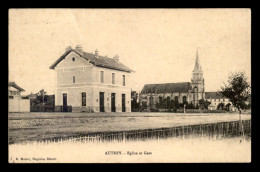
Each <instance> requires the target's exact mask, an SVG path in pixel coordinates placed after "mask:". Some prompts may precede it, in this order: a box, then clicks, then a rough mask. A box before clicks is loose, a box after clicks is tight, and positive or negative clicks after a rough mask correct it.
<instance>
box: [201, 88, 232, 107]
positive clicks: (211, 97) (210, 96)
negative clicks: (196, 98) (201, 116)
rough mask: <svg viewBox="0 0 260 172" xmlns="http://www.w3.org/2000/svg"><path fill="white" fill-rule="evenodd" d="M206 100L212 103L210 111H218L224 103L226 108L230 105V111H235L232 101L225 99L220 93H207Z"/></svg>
mask: <svg viewBox="0 0 260 172" xmlns="http://www.w3.org/2000/svg"><path fill="white" fill-rule="evenodd" d="M205 99H206V100H207V101H209V102H210V105H209V107H208V108H209V110H216V109H217V106H218V104H220V103H223V104H224V106H226V105H227V104H229V103H230V104H231V105H230V110H232V111H234V107H233V105H232V103H231V102H230V100H229V99H228V98H226V97H224V96H223V95H222V94H221V93H220V92H206V93H205Z"/></svg>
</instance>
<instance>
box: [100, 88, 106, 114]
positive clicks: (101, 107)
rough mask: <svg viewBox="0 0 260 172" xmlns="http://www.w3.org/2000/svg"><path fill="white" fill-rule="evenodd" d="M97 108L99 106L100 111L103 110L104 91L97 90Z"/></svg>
mask: <svg viewBox="0 0 260 172" xmlns="http://www.w3.org/2000/svg"><path fill="white" fill-rule="evenodd" d="M99 108H100V112H105V107H104V92H99Z"/></svg>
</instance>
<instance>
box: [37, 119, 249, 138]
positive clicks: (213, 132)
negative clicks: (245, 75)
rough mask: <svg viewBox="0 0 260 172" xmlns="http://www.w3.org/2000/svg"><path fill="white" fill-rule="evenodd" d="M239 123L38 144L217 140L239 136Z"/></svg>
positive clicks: (104, 134) (96, 135) (95, 135)
mask: <svg viewBox="0 0 260 172" xmlns="http://www.w3.org/2000/svg"><path fill="white" fill-rule="evenodd" d="M239 123H240V122H239V121H231V122H220V123H211V124H199V125H187V126H178V127H172V128H160V129H145V130H131V131H122V132H102V133H101V132H100V133H92V134H87V135H77V136H73V137H67V138H52V139H51V140H50V139H47V138H46V139H44V140H42V141H40V143H46V142H47V143H52V142H55V143H62V142H71V143H76V142H85V143H89V142H90V143H101V142H127V141H145V140H149V139H151V140H158V141H160V140H163V139H167V138H172V137H175V138H180V139H187V138H206V139H211V140H218V139H223V138H231V137H236V136H241V133H240V129H241V126H240V125H239ZM242 124H243V128H244V134H245V135H247V136H251V120H243V121H242Z"/></svg>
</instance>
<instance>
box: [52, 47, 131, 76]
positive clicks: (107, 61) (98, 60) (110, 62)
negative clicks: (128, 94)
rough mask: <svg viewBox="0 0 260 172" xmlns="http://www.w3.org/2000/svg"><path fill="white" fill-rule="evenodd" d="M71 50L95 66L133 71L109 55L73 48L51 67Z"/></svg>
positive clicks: (54, 64) (67, 52) (61, 58)
mask: <svg viewBox="0 0 260 172" xmlns="http://www.w3.org/2000/svg"><path fill="white" fill-rule="evenodd" d="M70 52H75V53H76V54H78V55H79V56H80V57H82V58H84V59H86V60H88V61H89V62H90V63H92V64H93V65H95V66H99V67H104V68H109V69H115V70H120V71H124V72H132V71H133V70H131V69H130V68H128V67H127V66H125V65H124V64H122V63H120V62H118V61H116V60H114V59H112V58H109V57H104V56H100V55H99V56H98V57H96V56H95V54H92V53H87V52H82V53H81V52H79V51H77V50H75V49H71V50H68V51H66V52H65V53H64V54H63V55H62V56H61V57H60V58H59V59H58V60H56V61H55V62H54V63H53V64H52V65H51V66H50V69H54V68H55V66H56V65H57V64H58V63H60V62H61V61H62V60H63V59H64V58H65V57H66V56H67V55H68V54H69V53H70Z"/></svg>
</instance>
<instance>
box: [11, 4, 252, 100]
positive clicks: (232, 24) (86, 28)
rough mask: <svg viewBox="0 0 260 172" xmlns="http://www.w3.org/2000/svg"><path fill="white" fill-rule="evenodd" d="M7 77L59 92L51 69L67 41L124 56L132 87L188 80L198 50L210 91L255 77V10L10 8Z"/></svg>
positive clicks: (25, 86) (32, 89)
mask: <svg viewBox="0 0 260 172" xmlns="http://www.w3.org/2000/svg"><path fill="white" fill-rule="evenodd" d="M8 37H9V41H8V47H9V50H8V60H9V64H8V65H9V66H8V69H9V81H14V82H16V84H17V85H19V86H20V87H22V88H23V89H25V92H24V93H23V94H24V95H26V94H30V93H31V92H33V93H37V92H38V91H39V90H41V89H44V90H46V91H47V93H48V94H54V92H55V87H56V85H55V76H56V75H55V74H56V73H55V71H54V70H51V69H49V67H50V66H51V65H52V64H53V63H54V62H55V61H56V60H57V59H58V58H59V57H60V56H61V55H62V54H63V53H64V52H65V48H66V47H67V46H71V47H73V48H75V47H76V46H77V45H81V46H82V47H83V51H85V52H94V51H95V50H96V49H98V51H99V54H100V55H103V56H105V55H107V56H108V57H111V58H112V57H113V56H115V55H118V56H119V60H120V62H122V63H123V64H125V65H126V66H128V67H129V68H131V69H132V70H134V71H135V72H134V73H132V74H131V78H130V87H131V89H132V90H135V91H141V89H142V87H143V86H144V84H154V83H174V82H190V81H191V75H192V70H193V68H194V65H195V58H196V51H197V49H198V54H199V60H200V65H201V66H202V70H203V73H204V79H205V91H206V92H208V91H218V90H220V87H221V86H222V85H223V83H224V82H226V81H227V79H228V74H229V73H231V72H237V71H244V72H245V73H246V76H247V77H248V80H249V81H251V11H250V9H10V10H9V35H8Z"/></svg>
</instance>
